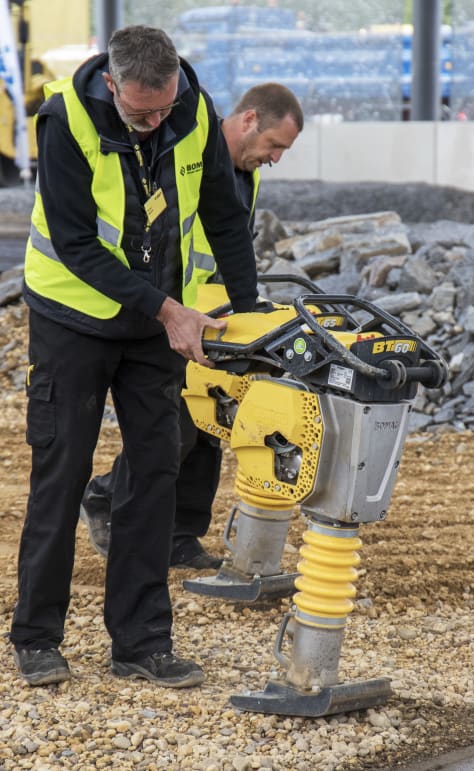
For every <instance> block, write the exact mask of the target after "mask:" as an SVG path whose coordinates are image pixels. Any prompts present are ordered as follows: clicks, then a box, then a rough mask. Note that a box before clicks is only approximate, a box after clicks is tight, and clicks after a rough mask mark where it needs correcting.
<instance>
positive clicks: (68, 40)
mask: <svg viewBox="0 0 474 771" xmlns="http://www.w3.org/2000/svg"><path fill="white" fill-rule="evenodd" d="M2 3H3V5H2ZM2 10H3V13H2ZM0 27H2V28H3V30H0V38H1V40H0V42H2V43H3V46H2V47H1V48H0V186H5V185H12V184H16V183H17V182H18V181H19V179H20V178H21V176H27V170H26V173H25V168H24V163H23V164H22V163H21V162H20V165H19V161H18V142H19V138H18V134H19V132H18V130H17V129H18V121H19V115H20V114H21V112H22V110H23V108H24V112H25V113H26V131H27V135H28V151H27V154H28V155H29V158H28V159H27V162H28V161H29V163H31V165H32V166H34V163H35V160H36V156H37V149H36V141H35V131H34V115H35V114H36V112H37V110H38V107H39V106H40V104H41V102H42V101H43V98H44V97H43V86H44V84H45V83H47V82H48V81H50V80H54V79H56V78H60V77H64V76H66V75H71V74H72V72H73V71H74V70H75V69H76V67H77V66H78V65H79V64H80V63H81V62H82V61H84V60H85V59H87V58H88V56H90V55H91V54H92V53H94V50H93V49H92V48H91V47H90V10H89V0H79V1H77V2H74V3H66V2H64V0H0ZM9 40H13V45H16V48H17V53H18V63H19V73H20V79H21V84H20V99H21V100H22V104H20V105H19V104H16V103H15V95H16V96H17V98H18V92H19V91H18V88H17V90H16V92H15V89H14V88H13V87H12V86H13V84H14V73H12V72H11V69H12V68H11V67H9V66H8V61H7V57H6V56H5V55H4V56H3V60H2V51H3V52H5V51H7V49H8V41H9ZM5 41H7V42H5ZM22 166H23V168H22Z"/></svg>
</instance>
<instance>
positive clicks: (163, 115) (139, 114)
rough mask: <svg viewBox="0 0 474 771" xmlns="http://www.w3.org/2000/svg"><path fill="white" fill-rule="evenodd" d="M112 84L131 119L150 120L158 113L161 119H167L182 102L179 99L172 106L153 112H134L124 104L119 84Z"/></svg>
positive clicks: (156, 109)
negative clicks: (149, 118)
mask: <svg viewBox="0 0 474 771" xmlns="http://www.w3.org/2000/svg"><path fill="white" fill-rule="evenodd" d="M112 82H113V84H114V86H115V90H116V92H117V97H118V98H119V99H120V103H121V105H122V107H123V109H124V111H125V112H126V113H127V116H128V117H129V118H148V117H149V116H150V115H156V113H159V115H160V118H167V117H168V115H169V114H170V112H171V111H172V110H174V108H175V107H177V106H178V105H179V104H180V100H179V99H177V100H176V101H175V102H172V103H171V104H166V105H165V106H164V107H155V108H153V109H151V110H139V111H138V112H137V111H134V110H133V108H129V107H128V105H127V103H126V102H124V100H123V98H122V97H121V96H120V90H119V88H118V86H117V84H116V83H115V81H112Z"/></svg>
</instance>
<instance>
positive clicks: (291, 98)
mask: <svg viewBox="0 0 474 771" xmlns="http://www.w3.org/2000/svg"><path fill="white" fill-rule="evenodd" d="M246 110H255V112H256V113H257V120H258V128H259V131H265V129H267V128H270V127H271V126H273V125H274V124H275V123H279V122H280V121H281V120H283V118H285V117H286V116H287V115H291V117H292V118H293V120H294V122H295V124H296V126H297V127H298V131H302V130H303V126H304V116H303V110H302V109H301V105H300V103H299V102H298V99H297V98H296V96H295V95H294V93H293V92H292V91H290V89H289V88H287V87H286V86H283V85H282V84H281V83H261V84H260V85H258V86H254V87H253V88H251V89H250V90H249V91H246V93H245V94H244V95H243V96H242V97H241V99H240V100H239V102H238V103H237V104H236V106H235V107H234V109H233V110H232V115H238V114H239V113H241V112H245V111H246Z"/></svg>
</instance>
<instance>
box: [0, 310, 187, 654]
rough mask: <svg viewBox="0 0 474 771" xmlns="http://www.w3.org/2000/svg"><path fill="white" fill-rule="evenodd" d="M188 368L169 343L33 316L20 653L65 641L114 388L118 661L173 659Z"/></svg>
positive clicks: (112, 594)
mask: <svg viewBox="0 0 474 771" xmlns="http://www.w3.org/2000/svg"><path fill="white" fill-rule="evenodd" d="M31 365H34V368H33V369H31ZM184 368H185V361H184V359H183V358H182V357H181V356H179V355H178V354H176V353H174V352H173V351H172V350H171V349H170V347H169V344H168V340H167V337H166V335H165V334H164V333H163V334H161V335H157V336H156V337H153V338H150V339H146V340H105V339H101V338H97V337H93V336H89V335H82V334H78V333H77V332H74V331H72V330H70V329H67V328H66V327H63V326H62V325H59V324H56V323H54V322H52V321H50V320H48V319H46V318H44V317H42V316H40V315H38V314H37V313H34V312H31V314H30V376H29V385H28V386H27V394H28V416H27V441H28V443H29V444H31V448H32V470H31V480H30V495H29V499H28V508H27V515H26V520H25V524H24V528H23V533H22V537H21V543H20V553H19V598H18V603H17V606H16V608H15V612H14V617H13V623H12V629H11V635H10V638H11V641H12V642H13V644H14V645H15V646H16V647H17V648H23V647H24V648H33V649H36V648H38V649H39V648H48V647H56V646H58V645H59V644H60V643H61V641H62V639H63V635H64V622H65V617H66V613H67V608H68V604H69V599H70V582H71V576H72V570H73V563H74V545H75V529H76V525H77V520H78V515H79V505H80V501H81V498H82V495H83V492H84V488H85V486H86V484H87V482H88V480H89V478H90V475H91V470H92V458H93V453H94V449H95V446H96V443H97V438H98V435H99V431H100V425H101V419H102V415H103V409H104V404H105V398H106V394H107V391H108V389H109V388H110V390H111V394H112V398H113V401H114V406H115V410H116V413H117V418H118V422H119V426H120V429H121V433H122V440H123V448H124V449H123V454H124V459H125V460H126V462H127V467H128V473H127V484H118V485H117V486H116V489H115V490H114V496H113V501H112V509H113V517H112V520H113V525H112V529H111V543H110V552H109V558H108V561H107V573H106V586H105V603H104V619H105V624H106V627H107V630H108V632H109V634H110V637H111V638H112V657H113V658H116V659H118V660H122V661H132V660H137V659H139V658H141V657H143V656H146V655H148V654H150V653H152V652H154V651H161V652H164V651H169V650H171V637H170V635H171V625H172V611H171V603H170V598H169V592H168V585H167V576H168V565H169V554H170V545H171V537H172V532H173V526H174V512H175V488H176V477H177V475H178V469H179V446H180V440H179V426H178V414H179V400H180V392H181V388H182V384H183V378H184Z"/></svg>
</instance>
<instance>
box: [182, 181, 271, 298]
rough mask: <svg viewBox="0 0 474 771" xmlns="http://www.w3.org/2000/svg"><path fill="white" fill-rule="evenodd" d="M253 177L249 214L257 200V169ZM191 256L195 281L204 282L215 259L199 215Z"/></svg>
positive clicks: (195, 226) (214, 267) (194, 227)
mask: <svg viewBox="0 0 474 771" xmlns="http://www.w3.org/2000/svg"><path fill="white" fill-rule="evenodd" d="M252 178H253V191H252V205H251V208H250V215H251V216H252V214H253V213H254V211H255V205H256V201H257V195H258V188H259V185H260V172H259V170H258V169H255V171H254V172H253V174H252ZM191 256H192V261H193V263H194V269H195V271H196V274H197V281H198V283H199V284H205V283H206V281H208V280H209V279H210V277H211V276H213V275H214V273H215V272H216V269H217V265H216V261H215V259H214V257H213V254H212V249H211V247H210V244H209V241H208V240H207V238H206V234H205V233H204V228H203V226H202V222H201V220H200V219H199V216H197V217H196V219H195V220H194V226H193V233H192V241H191Z"/></svg>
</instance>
